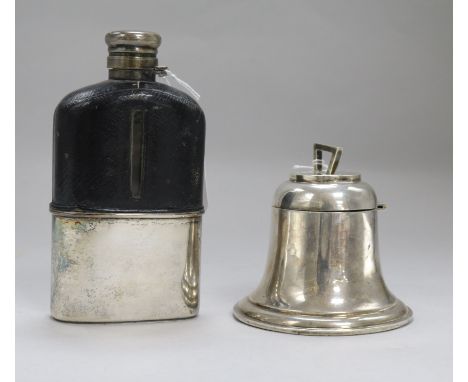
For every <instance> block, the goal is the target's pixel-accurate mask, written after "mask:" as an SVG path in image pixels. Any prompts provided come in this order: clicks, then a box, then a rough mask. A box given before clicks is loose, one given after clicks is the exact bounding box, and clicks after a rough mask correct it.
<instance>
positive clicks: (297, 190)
mask: <svg viewBox="0 0 468 382" xmlns="http://www.w3.org/2000/svg"><path fill="white" fill-rule="evenodd" d="M324 151H327V152H329V153H330V154H331V158H330V162H329V164H328V165H326V164H325V163H324V161H323V152H324ZM342 152H343V149H342V148H341V147H332V146H327V145H323V144H318V143H316V144H314V160H313V163H312V166H294V167H293V169H292V172H291V175H290V178H289V180H288V181H286V182H284V183H282V184H281V185H280V186H279V187H278V189H277V190H276V193H275V198H274V202H273V206H274V207H277V208H282V209H289V210H299V211H316V212H333V211H364V210H373V209H375V208H384V206H383V205H380V204H378V203H377V197H376V195H375V192H374V190H373V188H372V187H371V186H370V185H369V184H367V183H365V182H363V181H362V180H361V175H360V174H358V173H352V172H341V173H339V172H336V170H337V168H338V164H339V162H340V159H341V155H342Z"/></svg>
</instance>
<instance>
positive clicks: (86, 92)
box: [50, 31, 205, 322]
mask: <svg viewBox="0 0 468 382" xmlns="http://www.w3.org/2000/svg"><path fill="white" fill-rule="evenodd" d="M106 43H107V45H108V47H109V56H108V59H107V66H108V68H109V79H108V80H107V81H103V82H100V83H98V84H95V85H91V86H88V87H85V88H82V89H79V90H77V91H75V92H72V93H70V94H69V95H67V96H66V97H65V98H64V99H63V100H62V101H61V102H60V103H59V105H58V106H57V108H56V110H55V115H54V143H53V147H54V154H53V198H52V203H51V204H50V209H51V212H52V219H53V227H52V236H53V237H52V291H51V314H52V316H53V317H54V318H56V319H58V320H62V321H71V322H119V321H120V322H121V321H143V320H164V319H176V318H187V317H193V316H195V315H196V314H197V313H198V307H199V267H200V240H201V217H202V214H203V212H204V206H203V183H204V182H203V180H204V175H203V160H204V145H205V117H204V114H203V111H202V110H201V108H200V106H199V105H198V104H197V102H196V101H195V100H194V99H193V98H192V97H190V96H189V95H188V94H186V93H185V92H182V91H179V90H177V89H176V88H174V87H172V86H168V85H166V84H163V83H160V82H158V81H157V80H156V78H157V77H156V74H157V73H158V71H161V70H162V71H164V68H159V67H158V61H157V58H156V54H157V50H158V47H159V45H160V43H161V38H160V36H159V35H157V34H155V33H151V32H133V31H132V32H130V31H119V32H111V33H108V34H107V35H106Z"/></svg>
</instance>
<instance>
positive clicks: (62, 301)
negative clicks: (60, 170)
mask: <svg viewBox="0 0 468 382" xmlns="http://www.w3.org/2000/svg"><path fill="white" fill-rule="evenodd" d="M52 233H53V246H52V294H51V295H52V298H51V314H52V316H53V317H54V318H56V319H58V320H63V321H71V322H122V321H143V320H165V319H175V318H187V317H193V316H195V315H196V314H197V313H198V306H199V272H200V236H201V215H200V214H131V213H130V214H112V213H104V214H100V213H96V214H88V213H74V212H72V213H68V212H54V213H53V229H52Z"/></svg>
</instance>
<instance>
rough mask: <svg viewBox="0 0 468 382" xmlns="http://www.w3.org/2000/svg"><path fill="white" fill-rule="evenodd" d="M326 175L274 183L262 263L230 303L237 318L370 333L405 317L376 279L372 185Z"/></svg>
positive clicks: (281, 326) (268, 325) (292, 329)
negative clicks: (253, 284)
mask: <svg viewBox="0 0 468 382" xmlns="http://www.w3.org/2000/svg"><path fill="white" fill-rule="evenodd" d="M333 163H335V167H336V165H337V162H336V160H335V161H334V162H333ZM334 177H335V175H334V174H333V173H332V174H326V176H323V175H320V174H316V175H313V176H311V177H310V178H309V181H306V180H304V178H303V177H299V178H295V177H291V180H290V181H289V182H286V183H283V184H282V185H281V186H280V187H279V189H278V191H277V192H276V195H275V201H274V205H273V207H274V208H273V217H272V233H271V244H270V251H269V256H268V261H267V267H266V270H265V273H264V276H263V279H262V281H261V282H260V285H259V286H258V288H257V289H256V290H255V291H254V292H253V293H252V294H250V296H248V297H247V298H244V299H243V300H241V301H240V302H239V303H238V304H237V305H236V306H235V307H234V316H235V317H236V318H237V319H238V320H239V321H242V322H244V323H246V324H248V325H252V326H255V327H259V328H262V329H268V330H274V331H279V332H286V333H293V334H308V335H350V334H364V333H374V332H380V331H384V330H390V329H395V328H398V327H400V326H403V325H405V324H407V323H409V322H410V321H411V319H412V312H411V310H410V309H409V308H408V307H407V306H406V305H404V304H403V303H402V302H401V301H400V300H398V299H397V298H395V297H394V296H393V295H392V294H391V293H390V291H389V290H388V289H387V287H386V285H385V282H384V280H383V278H382V274H381V269H380V264H379V254H378V239H377V213H378V212H377V211H378V210H379V209H380V205H378V204H377V200H376V197H375V193H374V191H373V189H372V188H371V187H370V186H369V185H368V184H366V183H363V182H361V181H360V176H353V177H350V178H346V180H343V177H345V176H344V175H338V176H336V177H335V178H334ZM297 179H300V181H298V180H297ZM332 180H333V182H332ZM338 190H339V191H338Z"/></svg>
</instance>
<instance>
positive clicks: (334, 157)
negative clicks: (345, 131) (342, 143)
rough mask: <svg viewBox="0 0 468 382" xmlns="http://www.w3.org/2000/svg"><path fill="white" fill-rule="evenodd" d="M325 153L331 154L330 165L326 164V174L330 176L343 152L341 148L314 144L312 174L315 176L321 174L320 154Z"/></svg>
mask: <svg viewBox="0 0 468 382" xmlns="http://www.w3.org/2000/svg"><path fill="white" fill-rule="evenodd" d="M323 151H327V152H329V153H330V154H331V157H330V163H329V164H328V169H327V172H326V174H327V175H332V174H334V173H335V171H336V168H337V167H338V163H339V162H340V159H341V154H342V152H343V148H342V147H335V146H328V145H323V144H321V143H315V144H314V172H315V173H316V174H322V171H323V170H322V153H323Z"/></svg>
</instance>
